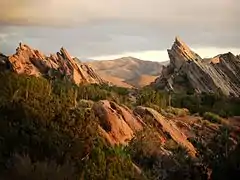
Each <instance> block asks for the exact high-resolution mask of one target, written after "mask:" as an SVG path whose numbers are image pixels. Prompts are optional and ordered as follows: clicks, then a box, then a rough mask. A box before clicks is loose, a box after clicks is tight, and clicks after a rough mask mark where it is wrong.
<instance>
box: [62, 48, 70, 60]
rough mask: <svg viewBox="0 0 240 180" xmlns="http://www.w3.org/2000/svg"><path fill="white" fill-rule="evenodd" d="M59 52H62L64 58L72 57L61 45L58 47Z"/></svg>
mask: <svg viewBox="0 0 240 180" xmlns="http://www.w3.org/2000/svg"><path fill="white" fill-rule="evenodd" d="M60 52H61V53H62V55H63V56H64V57H65V58H66V59H69V60H70V59H72V58H71V56H70V54H69V53H68V51H67V50H66V49H65V48H64V47H61V49H60Z"/></svg>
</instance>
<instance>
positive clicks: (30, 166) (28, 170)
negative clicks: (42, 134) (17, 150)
mask: <svg viewBox="0 0 240 180" xmlns="http://www.w3.org/2000/svg"><path fill="white" fill-rule="evenodd" d="M1 178H2V179H6V180H7V179H12V180H19V179H24V180H32V179H35V180H43V179H57V180H65V179H69V180H75V179H76V178H77V177H76V175H75V169H74V167H73V166H71V165H69V164H63V165H58V164H56V163H55V162H53V161H52V162H47V161H42V162H38V161H37V162H33V161H32V160H31V158H30V157H29V156H27V155H24V156H21V155H18V154H15V155H14V156H13V157H12V158H11V159H10V160H9V162H8V171H6V172H5V173H4V175H3V176H2V177H1Z"/></svg>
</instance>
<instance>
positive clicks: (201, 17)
mask: <svg viewBox="0 0 240 180" xmlns="http://www.w3.org/2000/svg"><path fill="white" fill-rule="evenodd" d="M238 5H240V3H239V1H238V0H211V1H208V0H201V1H194V2H193V1H192V0H182V1H178V0H131V1H129V0H99V1H97V2H96V0H61V1H59V0H41V1H39V0H21V1H19V0H11V1H9V0H1V1H0V7H3V8H1V12H0V15H1V16H0V19H1V21H3V22H8V23H13V24H15V23H19V24H23V25H27V24H34V25H37V24H40V25H44V24H45V25H64V24H65V25H69V26H71V25H73V24H74V25H76V24H82V23H89V22H94V21H104V20H125V21H126V20H129V21H131V20H134V21H141V22H170V23H174V22H178V21H181V22H182V23H187V22H193V21H198V22H199V23H202V22H209V23H213V22H216V23H220V22H226V23H228V24H232V23H234V22H236V21H238V20H237V18H235V16H236V15H237V14H238V7H239V6H238Z"/></svg>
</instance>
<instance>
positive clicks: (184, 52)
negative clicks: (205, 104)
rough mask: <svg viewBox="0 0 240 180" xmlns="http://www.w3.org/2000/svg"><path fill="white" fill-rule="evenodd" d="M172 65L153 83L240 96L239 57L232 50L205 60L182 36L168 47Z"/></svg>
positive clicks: (168, 87)
mask: <svg viewBox="0 0 240 180" xmlns="http://www.w3.org/2000/svg"><path fill="white" fill-rule="evenodd" d="M168 54H169V58H170V65H168V66H167V67H166V68H164V69H163V73H162V75H161V76H160V77H159V78H157V79H156V81H155V82H154V83H153V85H154V86H155V87H157V88H160V89H164V88H165V89H167V90H171V91H179V90H184V91H186V90H190V91H195V92H197V93H202V92H206V93H217V92H218V93H219V92H220V93H223V94H225V95H227V96H235V97H239V96H240V79H239V73H240V59H239V58H238V56H234V55H233V54H232V53H230V52H229V53H226V54H221V55H218V56H216V57H214V58H210V59H202V58H201V57H200V56H199V55H198V54H196V53H195V52H193V51H192V50H191V49H190V48H189V47H188V46H187V45H186V44H185V43H184V42H182V41H181V40H180V38H178V37H177V38H176V39H175V42H174V44H173V46H172V48H171V49H170V50H168Z"/></svg>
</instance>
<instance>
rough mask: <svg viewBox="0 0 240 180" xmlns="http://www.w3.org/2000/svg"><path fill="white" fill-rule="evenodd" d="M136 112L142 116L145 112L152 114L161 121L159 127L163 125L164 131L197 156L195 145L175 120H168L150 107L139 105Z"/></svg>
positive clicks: (192, 154)
mask: <svg viewBox="0 0 240 180" xmlns="http://www.w3.org/2000/svg"><path fill="white" fill-rule="evenodd" d="M135 112H136V113H137V114H139V115H140V116H143V115H144V114H149V115H151V116H152V117H153V118H154V120H156V121H157V122H158V123H159V125H160V126H159V127H161V130H162V131H163V132H164V133H168V134H169V135H170V137H171V138H172V139H173V140H174V141H175V142H176V143H178V144H179V145H181V146H182V147H184V148H185V149H187V150H188V152H189V154H190V155H191V156H193V157H195V155H196V150H195V148H194V146H193V145H192V143H191V142H189V141H188V139H187V136H186V135H185V134H184V133H183V132H182V131H181V130H180V129H179V128H178V127H177V126H176V125H175V123H174V122H173V121H170V120H168V119H167V118H165V117H164V116H162V115H161V114H160V113H158V112H157V111H156V110H154V109H152V108H148V107H142V106H139V107H137V108H136V109H135Z"/></svg>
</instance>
